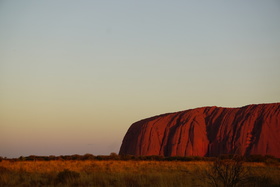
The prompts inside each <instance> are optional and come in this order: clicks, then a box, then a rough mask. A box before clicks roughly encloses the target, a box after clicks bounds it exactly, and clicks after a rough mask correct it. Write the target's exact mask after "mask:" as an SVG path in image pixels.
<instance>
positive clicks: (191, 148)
mask: <svg viewBox="0 0 280 187" xmlns="http://www.w3.org/2000/svg"><path fill="white" fill-rule="evenodd" d="M120 154H122V155H123V154H129V155H162V156H218V155H220V154H243V155H250V154H261V155H273V156H275V157H280V103H273V104H259V105H248V106H244V107H241V108H221V107H203V108H196V109H191V110H186V111H181V112H175V113H169V114H163V115H159V116H155V117H151V118H148V119H144V120H141V121H138V122H136V123H134V124H132V125H131V126H130V128H129V129H128V131H127V133H126V135H125V137H124V139H123V142H122V145H121V148H120Z"/></svg>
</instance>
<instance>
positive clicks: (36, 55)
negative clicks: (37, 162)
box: [0, 0, 280, 157]
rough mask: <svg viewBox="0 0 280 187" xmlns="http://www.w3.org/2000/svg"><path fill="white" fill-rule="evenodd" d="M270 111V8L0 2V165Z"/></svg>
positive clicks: (279, 60)
mask: <svg viewBox="0 0 280 187" xmlns="http://www.w3.org/2000/svg"><path fill="white" fill-rule="evenodd" d="M279 101H280V1H277V0H265V1H264V0H248V1H244V0H236V1H216V0H214V1H208V0H205V1H203V0H202V1H198V0H193V1H179V0H178V1H165V0H162V1H159V0H154V1H153V0H149V1H148V0H141V1H135V0H134V1H132V0H131V1H129V0H119V1H115V0H114V1H106V0H104V1H99V0H82V1H74V0H72V1H71V0H67V1H66V0H59V1H55V0H46V1H43V0H25V1H23V0H12V1H10V0H1V1H0V156H2V157H19V156H28V155H66V154H85V153H91V154H94V155H102V154H110V153H111V152H116V153H118V151H119V148H120V145H121V141H122V138H123V137H124V135H125V133H126V131H127V130H128V128H129V126H130V125H131V124H132V123H133V122H136V121H138V120H141V119H143V118H147V117H151V116H154V115H158V114H162V113H168V112H175V111H180V110H186V109H190V108H197V107H202V106H221V107H241V106H244V105H248V104H259V103H273V102H279Z"/></svg>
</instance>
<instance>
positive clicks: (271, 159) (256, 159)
mask: <svg viewBox="0 0 280 187" xmlns="http://www.w3.org/2000/svg"><path fill="white" fill-rule="evenodd" d="M234 156H235V155H231V154H225V155H220V157H219V158H220V159H232V158H233V157H234ZM2 160H8V161H52V160H135V161H137V160H154V161H214V160H216V157H199V156H170V157H164V156H159V155H151V156H134V155H118V154H116V153H111V154H110V155H97V156H95V155H92V154H84V155H78V154H74V155H61V156H54V155H51V156H36V155H30V156H20V157H19V158H6V157H4V158H3V157H0V161H2ZM243 160H244V161H245V162H279V163H280V158H276V157H274V156H271V155H250V156H246V157H243Z"/></svg>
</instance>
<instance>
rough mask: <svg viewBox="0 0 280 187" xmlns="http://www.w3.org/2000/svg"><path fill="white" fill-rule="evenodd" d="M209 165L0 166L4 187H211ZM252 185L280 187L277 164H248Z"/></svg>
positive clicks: (100, 163)
mask: <svg viewBox="0 0 280 187" xmlns="http://www.w3.org/2000/svg"><path fill="white" fill-rule="evenodd" d="M212 164H213V162H209V161H208V162H205V161H189V162H182V161H132V160H129V161H120V160H107V161H98V160H86V161H71V160H70V161H62V160H55V161H8V160H3V161H2V162H0V186H97V187H98V186H120V187H121V186H122V187H123V186H153V187H154V186H166V187H170V186H176V187H180V186H211V185H210V184H208V183H207V177H206V178H205V176H206V175H205V172H207V171H211V170H209V168H211V166H212ZM243 166H244V168H245V169H246V171H248V174H249V175H248V176H247V178H248V179H250V180H251V183H250V184H246V185H245V184H243V185H242V186H252V182H253V183H254V184H253V186H280V167H279V165H277V164H274V165H267V164H264V163H244V164H243Z"/></svg>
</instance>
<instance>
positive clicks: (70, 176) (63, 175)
mask: <svg viewBox="0 0 280 187" xmlns="http://www.w3.org/2000/svg"><path fill="white" fill-rule="evenodd" d="M79 178H80V173H78V172H76V171H70V170H68V169H65V170H63V171H61V172H59V173H58V174H57V177H56V182H57V183H67V182H68V181H73V180H76V179H79Z"/></svg>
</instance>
